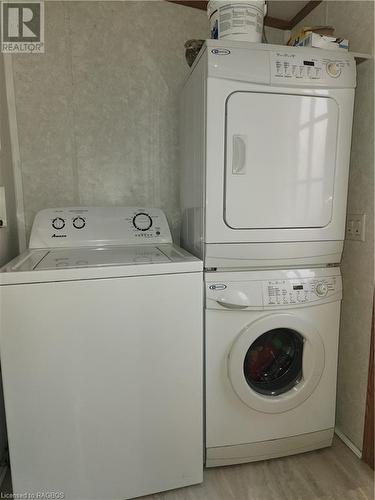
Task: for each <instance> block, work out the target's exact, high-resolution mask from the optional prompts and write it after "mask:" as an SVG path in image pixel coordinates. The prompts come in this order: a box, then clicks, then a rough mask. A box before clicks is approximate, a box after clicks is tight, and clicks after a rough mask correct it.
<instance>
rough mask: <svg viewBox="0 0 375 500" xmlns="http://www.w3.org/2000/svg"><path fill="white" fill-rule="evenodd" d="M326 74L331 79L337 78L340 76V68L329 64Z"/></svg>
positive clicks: (332, 63)
mask: <svg viewBox="0 0 375 500" xmlns="http://www.w3.org/2000/svg"><path fill="white" fill-rule="evenodd" d="M327 73H328V74H329V76H332V78H338V77H339V76H340V75H341V68H340V66H339V65H338V64H337V63H334V62H330V63H328V64H327Z"/></svg>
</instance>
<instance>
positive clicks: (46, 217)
mask: <svg viewBox="0 0 375 500" xmlns="http://www.w3.org/2000/svg"><path fill="white" fill-rule="evenodd" d="M143 243H172V236H171V232H170V230H169V225H168V222H167V219H166V216H165V214H164V212H163V211H162V210H160V209H157V208H146V207H66V208H49V209H45V210H41V211H40V212H38V214H37V215H36V217H35V220H34V224H33V228H32V231H31V237H30V245H29V247H30V248H50V247H53V248H56V247H87V246H98V245H131V244H135V245H139V244H143Z"/></svg>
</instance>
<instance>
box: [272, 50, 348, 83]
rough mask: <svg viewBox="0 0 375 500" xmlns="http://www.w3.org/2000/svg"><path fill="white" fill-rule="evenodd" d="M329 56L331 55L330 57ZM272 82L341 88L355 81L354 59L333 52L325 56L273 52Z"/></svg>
mask: <svg viewBox="0 0 375 500" xmlns="http://www.w3.org/2000/svg"><path fill="white" fill-rule="evenodd" d="M328 54H329V55H328ZM270 56H271V58H270V59H271V60H270V63H271V81H272V82H273V83H275V84H276V83H277V82H278V83H281V84H288V85H289V84H306V83H309V84H318V85H319V84H322V85H328V86H333V87H335V86H340V83H342V84H344V83H346V82H347V83H350V82H351V80H352V79H353V75H354V72H353V68H352V66H353V64H354V61H353V58H352V57H351V56H349V55H348V54H347V55H345V53H344V54H341V53H338V55H337V56H333V57H332V52H329V53H326V54H325V55H324V56H318V55H315V54H311V55H310V54H301V55H300V54H298V53H294V52H288V51H278V52H272V53H271V54H270Z"/></svg>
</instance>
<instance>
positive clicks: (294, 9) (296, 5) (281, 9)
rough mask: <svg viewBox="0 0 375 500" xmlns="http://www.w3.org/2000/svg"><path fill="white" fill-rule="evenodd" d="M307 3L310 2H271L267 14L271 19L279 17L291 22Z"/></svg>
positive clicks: (297, 0)
mask: <svg viewBox="0 0 375 500" xmlns="http://www.w3.org/2000/svg"><path fill="white" fill-rule="evenodd" d="M307 3H308V1H305V0H292V1H284V0H269V1H268V2H267V4H268V12H267V14H268V15H269V16H270V17H277V18H278V19H283V20H284V21H290V20H291V19H292V18H293V17H294V16H295V15H296V14H297V13H298V12H299V11H300V10H301V9H303V7H305V5H306V4H307Z"/></svg>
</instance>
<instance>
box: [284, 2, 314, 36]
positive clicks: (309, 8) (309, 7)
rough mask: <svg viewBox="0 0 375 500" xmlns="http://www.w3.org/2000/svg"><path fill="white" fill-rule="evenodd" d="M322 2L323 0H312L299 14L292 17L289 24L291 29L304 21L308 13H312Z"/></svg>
mask: <svg viewBox="0 0 375 500" xmlns="http://www.w3.org/2000/svg"><path fill="white" fill-rule="evenodd" d="M321 3H322V0H310V2H308V3H307V4H306V5H305V6H304V7H302V9H301V10H300V11H299V12H297V14H296V15H295V16H294V17H292V19H291V20H290V21H289V26H290V28H289V29H290V30H291V29H293V28H294V27H295V26H297V24H298V23H299V22H300V21H302V20H303V19H304V18H305V17H306V16H307V14H310V12H311V11H312V10H314V9H315V8H316V7H317V6H318V5H319V4H321Z"/></svg>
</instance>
